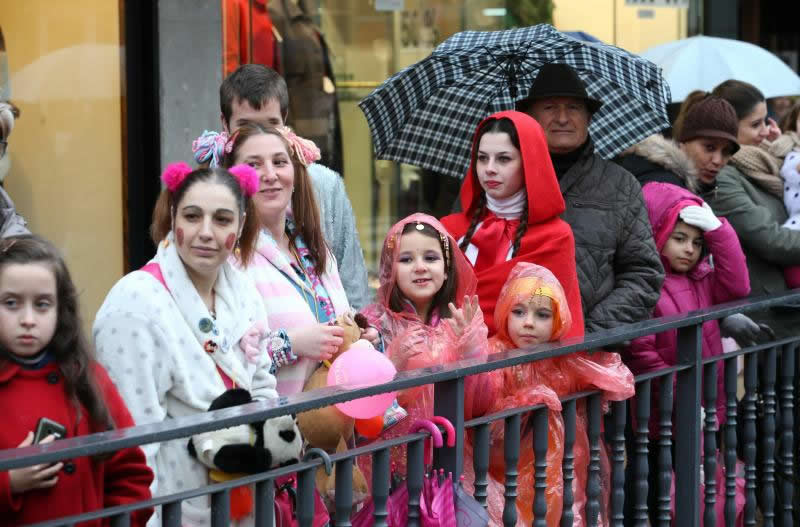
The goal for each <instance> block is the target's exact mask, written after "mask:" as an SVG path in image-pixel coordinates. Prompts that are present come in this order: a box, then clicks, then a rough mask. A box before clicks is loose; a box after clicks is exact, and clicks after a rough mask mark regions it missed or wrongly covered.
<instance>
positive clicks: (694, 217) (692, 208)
mask: <svg viewBox="0 0 800 527" xmlns="http://www.w3.org/2000/svg"><path fill="white" fill-rule="evenodd" d="M678 216H680V218H681V219H682V220H683V221H684V223H687V224H689V225H691V226H693V227H697V228H698V229H700V230H702V231H704V232H708V231H713V230H714V229H718V228H719V226H720V225H722V222H721V221H719V218H717V217H716V216H714V213H713V212H712V211H711V207H709V206H708V203H703V206H702V207H701V206H699V205H689V206H688V207H684V209H683V210H682V211H681V212H680V214H678Z"/></svg>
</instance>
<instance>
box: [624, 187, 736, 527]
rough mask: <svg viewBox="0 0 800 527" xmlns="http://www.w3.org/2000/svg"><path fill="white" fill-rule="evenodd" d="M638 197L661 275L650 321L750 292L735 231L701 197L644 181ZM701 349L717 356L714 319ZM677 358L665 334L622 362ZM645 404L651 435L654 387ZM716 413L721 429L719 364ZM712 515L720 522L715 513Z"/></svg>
mask: <svg viewBox="0 0 800 527" xmlns="http://www.w3.org/2000/svg"><path fill="white" fill-rule="evenodd" d="M642 193H643V194H644V200H645V204H646V206H647V212H648V215H649V217H650V224H651V225H652V227H653V237H654V238H655V242H656V248H657V249H658V251H659V254H660V255H661V262H662V263H663V264H664V269H665V271H666V278H665V279H664V285H663V286H662V288H661V296H660V297H659V299H658V303H657V304H656V307H655V310H654V312H653V317H663V316H667V315H676V314H679V313H687V312H689V311H693V310H696V309H704V308H708V307H711V306H713V305H715V304H721V303H723V302H729V301H732V300H736V299H739V298H743V297H745V296H747V295H748V294H749V293H750V280H749V278H748V274H747V264H746V262H745V256H744V253H743V252H742V247H741V245H739V238H738V237H737V236H736V232H734V230H733V227H731V225H730V224H729V223H728V221H727V220H726V219H725V218H717V217H716V216H715V215H714V213H713V212H712V211H711V208H710V207H709V206H708V205H707V204H706V203H705V202H704V201H703V200H702V199H700V198H699V197H697V196H696V195H694V194H692V193H691V192H689V191H688V190H686V189H683V188H681V187H677V186H675V185H671V184H669V183H648V184H647V185H645V186H644V187H643V189H642ZM702 346H703V351H702V356H703V358H706V357H715V356H718V355H722V353H723V350H722V337H721V335H720V330H719V324H718V323H717V321H716V320H710V321H708V322H705V323H704V324H703V332H702ZM677 354H678V345H677V331H676V330H670V331H665V332H663V333H658V334H656V335H647V336H645V337H640V338H637V339H634V340H633V342H632V343H631V347H630V350H629V355H628V358H627V360H626V363H627V364H628V366H629V367H630V368H631V370H633V372H634V373H635V374H640V373H646V372H650V371H655V370H659V369H661V368H666V367H668V366H674V365H675V364H676V363H677ZM651 401H652V404H651V411H650V435H651V437H655V436H656V432H657V430H658V419H659V415H658V403H657V402H658V389H657V385H656V384H653V387H652V399H651ZM706 411H708V409H706ZM716 412H717V414H716V415H717V422H718V424H719V426H722V424H723V423H724V422H725V391H724V386H723V368H722V364H721V363H720V364H719V366H718V367H717V404H716ZM737 501H739V500H738V497H737ZM720 502H721V503H724V500H721V501H720ZM738 505H739V504H738V503H737V509H738V508H739V507H738ZM717 517H718V519H720V518H724V516H720V515H719V509H718V515H717ZM721 524H722V523H721V522H720V525H721ZM737 524H738V523H737Z"/></svg>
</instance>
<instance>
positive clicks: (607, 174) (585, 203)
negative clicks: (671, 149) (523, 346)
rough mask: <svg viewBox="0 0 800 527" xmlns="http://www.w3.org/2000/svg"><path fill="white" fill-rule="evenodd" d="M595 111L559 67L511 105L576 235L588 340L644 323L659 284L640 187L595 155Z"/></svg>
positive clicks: (548, 68) (578, 83)
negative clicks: (534, 132)
mask: <svg viewBox="0 0 800 527" xmlns="http://www.w3.org/2000/svg"><path fill="white" fill-rule="evenodd" d="M601 106H602V102H600V101H598V100H596V99H593V98H591V97H589V96H588V94H587V93H586V87H585V86H584V84H583V81H582V80H581V79H580V77H579V76H578V74H577V73H576V72H575V70H573V69H572V68H571V67H569V66H567V65H565V64H547V65H545V66H543V67H542V68H541V70H539V74H538V75H537V77H536V79H535V80H534V81H533V86H532V87H531V90H530V93H529V96H528V98H526V99H523V100H521V101H519V102H518V103H517V109H518V110H519V111H522V112H525V113H527V114H529V115H530V116H531V117H533V118H534V119H536V120H537V121H538V122H539V124H540V125H542V128H543V129H544V132H545V135H546V136H547V145H548V148H549V150H550V157H551V159H552V161H553V166H554V168H555V170H556V175H557V176H558V180H559V184H560V186H561V193H562V194H563V195H564V201H566V204H567V210H566V212H565V213H564V216H563V218H564V220H565V221H567V223H569V224H570V226H571V227H572V230H573V233H574V235H575V256H576V260H577V269H578V280H579V282H580V289H581V300H582V302H583V311H584V317H585V322H586V331H587V332H591V331H597V330H601V329H609V328H613V327H616V326H620V325H622V324H628V323H632V322H638V321H640V320H645V319H647V318H649V317H650V314H651V311H652V309H653V307H654V306H655V304H656V302H657V301H658V297H659V294H660V291H661V284H662V282H663V280H664V269H663V267H662V265H661V259H660V258H659V255H658V252H657V251H656V247H655V243H654V242H653V235H652V230H651V228H650V222H649V220H648V217H647V210H646V209H645V205H644V200H643V198H642V192H641V189H640V186H639V183H638V182H637V181H636V179H635V178H634V177H633V176H632V175H631V174H630V173H628V172H627V171H626V170H625V169H623V168H621V167H620V166H619V165H617V164H615V163H612V162H609V161H606V160H604V159H603V158H601V157H600V156H598V155H597V154H595V152H594V144H593V143H592V139H591V137H589V121H590V120H591V118H592V115H593V114H594V113H595V112H596V111H597V110H598V109H600V107H601Z"/></svg>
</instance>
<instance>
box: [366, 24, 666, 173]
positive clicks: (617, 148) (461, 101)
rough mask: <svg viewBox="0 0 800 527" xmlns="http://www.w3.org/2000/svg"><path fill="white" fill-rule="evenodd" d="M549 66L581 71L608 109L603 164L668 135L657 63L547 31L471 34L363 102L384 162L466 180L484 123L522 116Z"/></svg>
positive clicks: (598, 134)
mask: <svg viewBox="0 0 800 527" xmlns="http://www.w3.org/2000/svg"><path fill="white" fill-rule="evenodd" d="M549 62H558V63H565V64H569V65H570V66H572V67H573V68H574V69H575V70H576V71H577V72H578V74H579V75H580V76H581V78H582V79H583V81H584V83H585V84H586V90H587V92H588V93H589V95H590V96H591V97H594V98H595V99H599V100H600V101H602V102H603V106H602V107H601V108H600V110H599V111H598V112H597V113H596V114H595V115H594V116H593V117H592V121H591V124H590V126H589V130H590V133H591V136H592V140H593V141H594V143H595V147H596V149H597V152H598V153H599V154H600V155H602V156H603V157H606V158H611V157H613V156H615V155H616V154H618V153H620V152H622V151H623V150H625V149H626V148H628V147H629V146H631V145H634V144H636V143H638V142H639V141H641V140H642V139H644V138H645V137H647V136H649V135H651V134H653V133H656V132H659V131H661V130H663V129H664V128H667V127H668V126H669V120H668V118H667V110H666V104H667V102H668V101H669V100H670V94H669V87H668V85H667V83H666V82H665V81H664V79H663V77H662V76H661V70H660V69H659V68H658V66H656V65H655V64H653V63H652V62H649V61H648V60H645V59H643V58H641V57H639V56H636V55H633V54H631V53H629V52H627V51H625V50H622V49H619V48H616V47H613V46H609V45H605V44H601V43H587V42H581V41H578V40H576V39H574V38H572V37H569V36H567V35H565V34H564V33H561V32H559V31H557V30H556V29H554V28H553V27H552V26H549V25H546V24H541V25H538V26H532V27H527V28H520V29H511V30H506V31H464V32H461V33H457V34H456V35H453V36H452V37H450V38H449V39H447V40H446V41H445V42H443V43H442V44H440V45H439V46H438V47H437V48H436V49H435V50H434V51H433V53H432V54H431V55H430V56H429V57H427V58H426V59H424V60H422V61H420V62H418V63H416V64H414V65H412V66H409V67H408V68H405V69H404V70H402V71H400V72H398V73H396V74H395V75H393V76H391V77H390V78H389V79H387V80H386V81H385V82H384V83H383V84H381V85H380V86H379V87H378V88H376V89H375V91H373V92H372V93H371V94H370V95H369V96H367V97H366V98H365V99H364V100H363V101H361V102H360V103H359V106H360V107H361V110H362V111H363V112H364V114H365V115H366V117H367V122H368V123H369V127H370V131H371V132H372V140H373V143H374V147H375V154H376V156H377V157H378V158H380V159H390V160H393V161H398V162H401V163H408V164H412V165H417V166H420V167H423V168H427V169H430V170H433V171H435V172H438V173H443V174H448V175H450V176H453V177H457V178H461V177H463V176H464V174H465V173H466V170H467V167H468V166H469V157H470V150H471V146H472V145H471V142H472V136H473V134H474V133H475V128H476V127H477V125H478V123H479V122H480V121H481V120H482V119H483V118H485V117H486V116H488V115H490V114H492V113H495V112H499V111H502V110H510V109H513V108H514V103H515V101H517V100H520V99H524V98H525V97H526V96H527V95H528V90H529V88H530V87H531V84H532V83H533V80H534V79H535V78H536V75H537V73H538V72H539V68H540V67H541V66H543V65H544V64H547V63H549Z"/></svg>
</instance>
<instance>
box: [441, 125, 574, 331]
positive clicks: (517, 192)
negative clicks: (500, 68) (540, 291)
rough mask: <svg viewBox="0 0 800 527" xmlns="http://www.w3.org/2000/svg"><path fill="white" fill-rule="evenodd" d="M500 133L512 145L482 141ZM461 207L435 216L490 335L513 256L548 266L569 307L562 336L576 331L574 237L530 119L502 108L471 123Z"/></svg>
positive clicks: (539, 136) (538, 130) (542, 144)
mask: <svg viewBox="0 0 800 527" xmlns="http://www.w3.org/2000/svg"><path fill="white" fill-rule="evenodd" d="M503 134H508V139H509V140H510V143H511V145H509V146H508V147H507V148H505V149H502V148H501V149H499V150H498V149H494V148H490V147H491V145H482V140H484V139H485V138H488V139H498V138H499V139H503ZM491 136H494V137H491ZM483 142H484V143H486V142H487V141H483ZM494 142H495V143H496V141H494ZM495 158H496V160H497V162H498V163H500V165H502V166H500V165H498V164H496V163H495ZM509 158H510V159H509ZM510 165H514V166H516V167H518V168H517V169H516V170H517V174H516V176H515V174H509V178H510V179H511V180H512V181H511V184H510V185H509V184H507V182H503V179H502V178H503V172H504V171H505V170H506V169H505V167H507V166H510ZM498 166H500V168H497V167H498ZM519 170H521V171H522V174H521V176H522V177H519V176H520V175H519V174H518V171H519ZM520 182H521V184H520ZM461 206H462V209H463V211H464V212H460V213H457V214H451V215H449V216H446V217H444V218H442V220H441V221H442V224H443V225H444V226H445V228H446V229H447V230H448V231H449V232H450V234H452V235H453V237H454V238H455V239H456V240H458V243H459V246H460V247H461V249H462V250H463V251H464V253H465V254H466V256H467V258H468V259H469V260H470V262H471V263H472V265H473V267H474V270H475V274H476V276H477V279H478V289H477V294H478V298H479V300H480V305H481V309H482V310H483V314H484V318H485V320H486V325H487V327H488V328H489V334H490V335H493V334H494V333H495V331H496V328H495V325H494V321H493V314H494V307H495V302H496V301H497V297H498V294H499V293H500V289H501V288H502V287H503V284H504V283H505V282H506V278H508V274H509V272H510V271H511V269H512V268H513V267H514V266H515V265H516V264H517V263H518V262H531V263H536V264H538V265H541V266H544V267H546V268H548V269H551V270H552V271H553V273H555V275H556V278H558V281H559V282H560V283H561V285H562V287H563V288H564V292H565V294H566V297H567V305H568V306H569V309H570V311H571V312H572V329H571V330H570V331H569V333H567V334H566V335H565V337H580V336H583V312H582V309H581V297H580V290H579V288H578V277H577V274H576V270H575V240H574V238H573V236H572V229H571V228H570V226H569V225H568V224H567V223H566V222H565V221H564V220H562V219H561V218H560V217H559V215H560V214H561V213H563V212H564V209H565V204H564V198H563V197H562V195H561V189H560V188H559V186H558V180H557V179H556V174H555V171H554V170H553V164H552V162H551V161H550V153H549V151H548V149H547V140H546V139H545V135H544V131H543V130H542V127H541V126H539V123H537V122H536V120H534V119H533V118H532V117H530V116H529V115H526V114H524V113H521V112H515V111H505V112H499V113H495V114H493V115H491V116H489V117H487V118H486V119H484V120H483V121H482V122H481V123H480V124H479V125H478V129H477V131H476V132H475V138H474V140H473V146H472V157H471V162H470V167H469V171H468V172H467V174H466V177H465V179H464V183H463V185H462V187H461Z"/></svg>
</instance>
